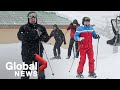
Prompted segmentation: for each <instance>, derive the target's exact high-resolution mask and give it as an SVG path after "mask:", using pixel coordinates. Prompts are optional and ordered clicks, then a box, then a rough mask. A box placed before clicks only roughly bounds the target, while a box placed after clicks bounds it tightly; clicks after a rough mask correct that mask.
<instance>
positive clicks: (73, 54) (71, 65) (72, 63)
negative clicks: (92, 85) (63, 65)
mask: <svg viewBox="0 0 120 90" xmlns="http://www.w3.org/2000/svg"><path fill="white" fill-rule="evenodd" d="M73 55H74V59H73V62H72V65H71V67H70V70H69V72H70V71H71V69H72V66H73V63H74V61H75V53H74V46H73Z"/></svg>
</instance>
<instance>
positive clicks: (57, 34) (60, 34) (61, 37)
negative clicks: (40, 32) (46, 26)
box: [50, 24, 66, 59]
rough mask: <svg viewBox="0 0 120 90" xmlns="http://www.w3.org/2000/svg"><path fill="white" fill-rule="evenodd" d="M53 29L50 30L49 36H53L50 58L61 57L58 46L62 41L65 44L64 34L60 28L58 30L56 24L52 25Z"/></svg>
mask: <svg viewBox="0 0 120 90" xmlns="http://www.w3.org/2000/svg"><path fill="white" fill-rule="evenodd" d="M53 29H54V30H53V31H52V32H51V34H50V38H51V37H53V36H54V38H55V45H54V48H53V53H54V57H53V58H51V59H61V56H60V54H61V50H60V47H61V45H62V43H63V42H64V44H66V40H65V36H64V34H63V32H62V30H60V29H59V28H58V26H57V25H56V24H55V25H53ZM56 50H57V51H58V53H57V51H56Z"/></svg>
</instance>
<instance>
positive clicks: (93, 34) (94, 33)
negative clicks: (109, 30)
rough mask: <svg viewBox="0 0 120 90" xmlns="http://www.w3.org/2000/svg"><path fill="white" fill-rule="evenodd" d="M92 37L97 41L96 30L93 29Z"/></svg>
mask: <svg viewBox="0 0 120 90" xmlns="http://www.w3.org/2000/svg"><path fill="white" fill-rule="evenodd" d="M92 36H93V38H94V39H96V37H97V35H96V32H95V30H94V29H93V33H92Z"/></svg>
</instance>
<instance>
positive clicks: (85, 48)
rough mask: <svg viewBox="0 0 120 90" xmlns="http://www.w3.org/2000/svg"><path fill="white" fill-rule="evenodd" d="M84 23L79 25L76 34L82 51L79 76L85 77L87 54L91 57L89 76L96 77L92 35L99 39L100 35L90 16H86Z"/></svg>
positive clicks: (75, 36) (78, 70)
mask: <svg viewBox="0 0 120 90" xmlns="http://www.w3.org/2000/svg"><path fill="white" fill-rule="evenodd" d="M82 24H83V26H80V27H78V28H77V30H76V33H75V35H74V39H75V40H76V41H78V44H79V51H80V62H79V66H78V69H77V76H78V77H81V78H84V76H83V75H82V73H83V68H84V64H85V61H86V54H87V56H88V59H89V77H94V78H96V77H97V76H96V74H95V72H94V51H93V45H92V37H93V38H94V39H98V38H100V36H99V35H98V34H96V32H95V31H94V29H93V27H92V26H91V25H90V18H89V17H84V18H83V20H82Z"/></svg>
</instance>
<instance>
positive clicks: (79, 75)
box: [76, 72, 84, 78]
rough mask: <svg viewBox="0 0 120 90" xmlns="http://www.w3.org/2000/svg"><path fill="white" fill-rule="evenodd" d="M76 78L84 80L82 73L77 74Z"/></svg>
mask: <svg viewBox="0 0 120 90" xmlns="http://www.w3.org/2000/svg"><path fill="white" fill-rule="evenodd" d="M76 77H79V78H84V76H83V74H82V72H77V76H76Z"/></svg>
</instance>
